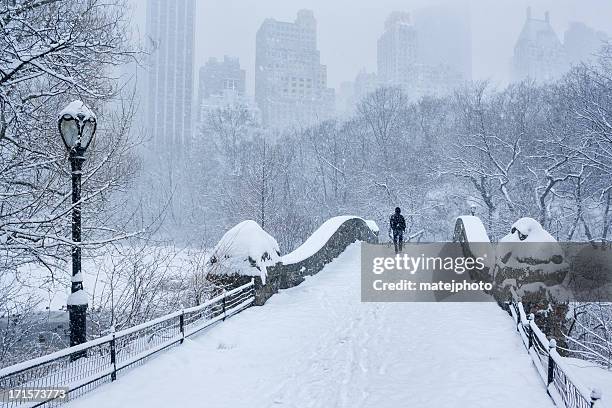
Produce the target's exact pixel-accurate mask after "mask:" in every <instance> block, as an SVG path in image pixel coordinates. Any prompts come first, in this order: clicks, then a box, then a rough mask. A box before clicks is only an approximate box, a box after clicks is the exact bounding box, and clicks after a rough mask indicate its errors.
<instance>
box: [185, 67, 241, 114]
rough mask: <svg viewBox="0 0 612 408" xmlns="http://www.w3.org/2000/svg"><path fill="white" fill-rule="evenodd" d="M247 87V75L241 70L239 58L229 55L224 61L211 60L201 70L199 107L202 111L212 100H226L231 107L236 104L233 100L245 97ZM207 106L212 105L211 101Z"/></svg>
mask: <svg viewBox="0 0 612 408" xmlns="http://www.w3.org/2000/svg"><path fill="white" fill-rule="evenodd" d="M245 87H246V73H245V71H244V69H241V68H240V60H239V59H238V58H232V57H228V56H227V55H226V56H224V57H223V61H218V60H217V59H216V58H210V59H209V60H208V61H207V62H206V64H205V65H204V66H203V67H201V68H200V76H199V82H198V105H197V106H198V108H199V109H201V108H202V106H203V103H204V101H206V100H211V99H215V100H217V101H218V100H225V101H226V102H227V104H229V105H231V104H233V103H234V101H233V99H235V100H238V99H241V98H243V97H244V94H245ZM220 97H221V98H220ZM222 103H224V102H222ZM207 105H210V101H207ZM213 105H216V103H215V104H213Z"/></svg>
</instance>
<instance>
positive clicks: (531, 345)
mask: <svg viewBox="0 0 612 408" xmlns="http://www.w3.org/2000/svg"><path fill="white" fill-rule="evenodd" d="M534 319H535V316H534V314H533V313H529V316H527V320H529V323H528V324H527V327H529V329H528V332H527V336H528V338H529V346H528V347H527V349H528V350H531V348H532V347H533V329H532V328H531V323H533V320H534Z"/></svg>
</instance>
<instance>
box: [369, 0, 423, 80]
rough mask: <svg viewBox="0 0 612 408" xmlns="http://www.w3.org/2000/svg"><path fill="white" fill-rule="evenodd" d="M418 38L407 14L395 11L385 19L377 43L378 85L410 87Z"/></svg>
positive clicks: (415, 63)
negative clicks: (383, 29)
mask: <svg viewBox="0 0 612 408" xmlns="http://www.w3.org/2000/svg"><path fill="white" fill-rule="evenodd" d="M417 41H418V39H417V33H416V29H415V28H414V25H413V24H412V23H411V21H410V14H409V13H404V12H399V11H394V12H393V13H391V14H390V15H389V17H387V20H386V21H385V31H384V32H383V34H382V35H381V36H380V38H379V39H378V43H377V46H378V48H377V63H378V64H377V65H378V77H379V78H380V82H381V84H384V85H397V86H401V87H403V88H405V89H407V90H408V89H410V88H412V86H413V79H414V77H415V70H416V65H417V53H418V42H417Z"/></svg>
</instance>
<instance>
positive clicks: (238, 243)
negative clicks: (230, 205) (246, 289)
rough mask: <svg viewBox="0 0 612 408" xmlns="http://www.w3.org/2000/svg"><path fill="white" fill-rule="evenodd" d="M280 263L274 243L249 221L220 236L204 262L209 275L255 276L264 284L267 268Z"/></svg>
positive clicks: (268, 235) (255, 224)
mask: <svg viewBox="0 0 612 408" xmlns="http://www.w3.org/2000/svg"><path fill="white" fill-rule="evenodd" d="M279 260H280V249H279V246H278V242H276V240H275V239H274V238H273V237H272V236H271V235H270V234H268V233H267V232H266V231H264V230H263V229H262V228H261V227H260V226H259V224H257V223H256V222H255V221H253V220H247V221H243V222H241V223H240V224H238V225H236V226H235V227H233V228H232V229H230V230H229V231H227V232H226V233H225V235H223V237H222V238H221V240H220V241H219V243H218V244H217V245H216V246H215V248H214V249H213V251H212V253H211V255H210V257H209V259H208V262H207V267H208V273H209V274H212V275H234V274H238V275H244V276H259V277H260V278H261V281H262V283H264V284H265V282H266V276H267V269H266V267H267V266H270V265H275V264H276V263H278V262H279Z"/></svg>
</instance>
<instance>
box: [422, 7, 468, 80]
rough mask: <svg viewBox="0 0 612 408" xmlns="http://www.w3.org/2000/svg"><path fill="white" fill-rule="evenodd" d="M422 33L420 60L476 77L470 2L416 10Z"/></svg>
mask: <svg viewBox="0 0 612 408" xmlns="http://www.w3.org/2000/svg"><path fill="white" fill-rule="evenodd" d="M413 15H414V26H415V28H416V31H417V33H418V36H419V47H418V59H419V62H420V63H422V64H425V65H429V66H431V67H441V66H442V67H444V68H442V69H446V70H447V71H453V72H454V73H455V75H457V76H459V77H461V79H463V80H466V81H469V80H471V79H472V33H471V29H470V13H469V6H468V4H466V3H465V2H462V1H457V0H455V2H453V3H452V4H444V5H436V6H430V7H425V8H422V9H417V10H415V11H414V13H413Z"/></svg>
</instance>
